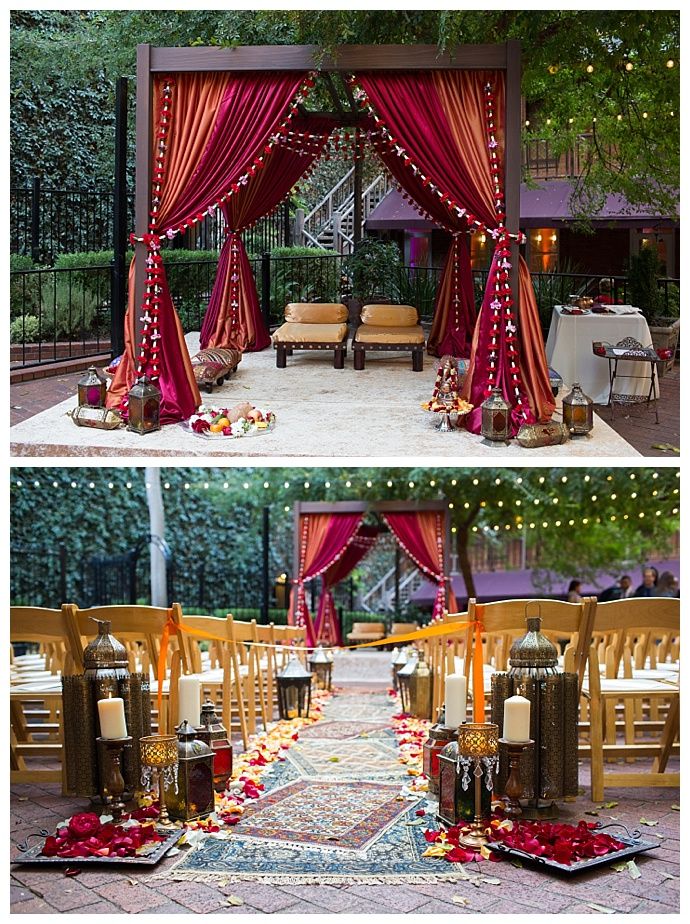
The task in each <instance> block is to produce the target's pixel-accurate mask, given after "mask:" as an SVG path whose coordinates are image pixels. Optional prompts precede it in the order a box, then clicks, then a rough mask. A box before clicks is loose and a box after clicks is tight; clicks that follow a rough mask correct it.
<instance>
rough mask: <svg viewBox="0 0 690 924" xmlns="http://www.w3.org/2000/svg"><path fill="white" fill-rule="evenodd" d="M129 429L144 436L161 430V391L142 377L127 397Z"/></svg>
mask: <svg viewBox="0 0 690 924" xmlns="http://www.w3.org/2000/svg"><path fill="white" fill-rule="evenodd" d="M127 399H128V404H127V411H128V419H127V429H128V430H133V431H134V433H138V434H140V435H141V436H143V435H144V434H145V433H154V432H155V431H156V430H160V428H161V420H160V417H161V391H160V389H159V388H158V386H157V385H154V383H153V382H150V381H149V379H148V378H147V377H146V376H145V375H142V376H141V377H140V378H139V379H137V381H136V383H135V384H134V385H133V386H132V387H131V389H130V391H129V395H128V396H127Z"/></svg>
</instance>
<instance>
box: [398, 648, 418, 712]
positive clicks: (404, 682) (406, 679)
mask: <svg viewBox="0 0 690 924" xmlns="http://www.w3.org/2000/svg"><path fill="white" fill-rule="evenodd" d="M416 667H417V651H416V650H414V649H413V650H412V651H411V652H410V655H409V657H408V660H407V661H406V662H405V666H404V667H402V668H400V670H399V671H398V692H399V693H400V708H401V709H402V711H403V712H405V713H410V712H411V711H412V709H411V703H410V680H411V678H412V674H413V673H414V670H415V668H416Z"/></svg>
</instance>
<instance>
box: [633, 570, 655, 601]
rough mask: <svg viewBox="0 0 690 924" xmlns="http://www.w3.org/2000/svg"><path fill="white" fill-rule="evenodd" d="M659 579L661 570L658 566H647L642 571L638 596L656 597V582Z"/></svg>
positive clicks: (636, 592) (636, 593)
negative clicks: (657, 568)
mask: <svg viewBox="0 0 690 924" xmlns="http://www.w3.org/2000/svg"><path fill="white" fill-rule="evenodd" d="M658 580H659V572H658V571H657V570H656V568H645V569H644V572H643V573H642V583H641V584H640V586H639V587H638V588H637V590H636V591H635V596H636V597H656V596H658V594H657V592H656V582H657V581H658Z"/></svg>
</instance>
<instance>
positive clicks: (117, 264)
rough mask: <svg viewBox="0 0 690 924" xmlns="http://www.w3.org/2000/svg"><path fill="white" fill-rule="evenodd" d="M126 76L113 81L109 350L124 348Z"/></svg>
mask: <svg viewBox="0 0 690 924" xmlns="http://www.w3.org/2000/svg"><path fill="white" fill-rule="evenodd" d="M126 262H127V78H126V77H118V79H117V82H116V84H115V183H114V186H113V262H112V267H111V273H110V354H111V356H112V357H113V358H114V357H115V356H120V354H121V353H123V352H124V349H125V310H126V308H127V270H126Z"/></svg>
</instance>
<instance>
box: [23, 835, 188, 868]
mask: <svg viewBox="0 0 690 924" xmlns="http://www.w3.org/2000/svg"><path fill="white" fill-rule="evenodd" d="M156 833H157V834H164V835H166V838H165V840H164V841H160V842H159V843H157V844H152V845H151V850H150V851H149V852H148V853H145V854H140V855H139V856H138V857H44V856H41V850H42V849H43V844H44V842H45V839H46V838H47V837H48V836H49V832H48V831H45V830H43V831H39V832H38V833H37V834H29V836H28V837H27V838H26V840H25V841H23V842H22V843H21V844H17V849H18V850H19V851H21V852H20V853H19V854H18V855H17V856H14V857H10V863H33V864H36V863H40V864H41V865H43V864H44V863H49V864H51V865H53V866H55V864H61V865H63V866H92V865H93V864H94V863H99V864H100V863H105V864H107V865H109V866H113V865H116V866H122V864H133V865H136V866H155V865H156V863H158V862H159V861H160V860H162V859H163V857H164V856H165V854H166V853H167V852H168V851H169V850H170V848H171V847H174V846H175V844H176V843H177V842H178V841H179V840H180V838H181V837H182V835H183V834H185V833H186V831H185V829H184V828H173V829H172V830H171V829H170V828H163V827H160V826H157V827H156ZM32 837H40V838H41V843H40V844H34V845H33V847H29V839H30V838H32Z"/></svg>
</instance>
